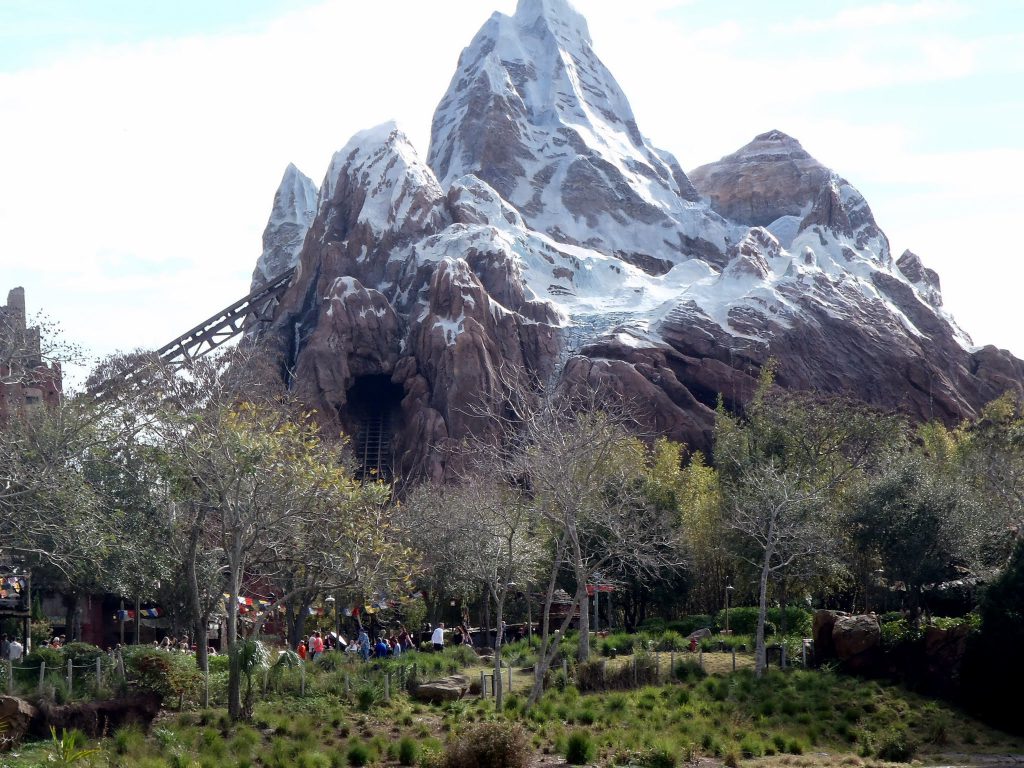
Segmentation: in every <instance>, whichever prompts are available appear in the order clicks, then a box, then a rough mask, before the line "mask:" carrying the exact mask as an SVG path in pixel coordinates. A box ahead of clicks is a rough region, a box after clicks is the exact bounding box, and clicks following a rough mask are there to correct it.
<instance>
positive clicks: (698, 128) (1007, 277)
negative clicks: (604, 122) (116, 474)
mask: <svg viewBox="0 0 1024 768" xmlns="http://www.w3.org/2000/svg"><path fill="white" fill-rule="evenodd" d="M574 4H575V5H576V7H577V8H578V9H579V10H580V11H581V12H582V13H583V14H584V15H585V16H586V17H587V18H588V21H589V24H590V31H591V36H592V38H593V41H594V48H595V51H596V52H597V54H598V55H599V56H600V57H601V58H602V60H603V61H604V62H605V64H606V65H608V67H609V68H610V69H611V71H612V72H613V74H614V75H615V76H616V78H617V79H618V81H619V83H620V84H621V86H622V88H623V90H624V91H625V93H626V95H627V96H628V97H629V99H630V101H631V103H632V106H633V110H634V112H635V114H636V117H637V121H638V123H639V126H640V129H641V131H643V132H644V133H645V134H646V135H648V136H649V137H650V138H651V140H652V141H653V142H654V144H655V145H656V146H659V147H662V148H664V149H667V150H669V151H671V152H672V153H673V154H675V155H676V156H677V157H678V158H679V159H680V162H681V163H682V165H683V167H684V168H686V169H691V168H694V167H696V166H698V165H702V164H704V163H707V162H711V161H713V160H716V159H718V158H720V157H722V156H724V155H726V154H729V153H731V152H733V151H735V150H736V149H738V148H739V147H740V146H742V145H744V144H746V143H747V142H748V141H750V140H751V139H752V138H753V137H754V136H755V135H756V134H758V133H762V132H764V131H767V130H771V129H779V130H782V131H785V132H786V133H788V134H790V135H791V136H794V137H796V138H797V139H799V140H800V142H801V143H802V144H803V146H804V148H805V149H807V150H808V151H809V152H810V153H811V154H812V155H814V156H815V157H816V158H817V159H818V160H820V161H821V162H822V163H824V164H825V165H827V166H829V167H831V168H833V169H834V170H836V171H837V172H839V173H840V174H841V175H842V176H844V177H845V178H847V179H848V180H849V181H850V182H852V183H853V184H854V186H856V187H857V188H858V189H859V190H860V191H861V192H862V193H863V194H864V196H865V197H866V198H867V200H868V202H869V203H870V205H871V207H872V209H873V211H874V214H875V218H876V220H877V221H878V223H879V225H880V226H881V228H882V229H883V230H884V231H885V232H886V233H887V234H888V236H889V238H890V240H891V242H892V246H893V251H894V253H895V254H896V255H898V254H900V253H902V251H903V250H904V249H911V250H913V251H914V252H915V253H917V254H918V255H920V256H921V258H922V259H923V261H924V262H925V264H926V265H927V266H929V267H932V268H934V269H935V270H937V271H938V272H939V274H940V276H941V278H942V286H943V294H944V297H945V303H946V307H947V308H948V309H950V310H951V311H952V313H953V314H954V316H955V317H956V318H957V320H958V322H959V324H960V325H961V327H963V328H964V330H966V331H967V333H968V334H970V335H971V336H972V337H973V339H974V341H975V343H976V344H979V345H981V344H996V345H997V346H1000V347H1004V348H1008V349H1010V350H1011V351H1013V352H1014V353H1016V354H1017V355H1018V356H1022V357H1024V324H1022V323H1021V322H1019V312H1020V310H1019V302H1020V294H1021V291H1022V284H1024V245H1022V243H1024V213H1022V212H1024V0H985V1H984V2H975V1H974V0H890V1H887V2H885V1H883V2H873V1H872V0H862V1H861V2H846V1H845V0H833V1H832V2H821V1H820V0H815V1H813V2H812V1H811V0H776V1H775V2H771V3H765V2H763V0H731V1H730V2H728V3H723V2H720V1H719V0H630V2H628V3H623V2H621V0H575V3H574ZM514 9H515V0H445V1H444V2H443V3H424V2H422V0H378V1H377V2H374V3H363V2H355V0H219V1H218V2H209V0H177V1H176V2H173V3H166V2H165V3H155V2H140V0H91V1H90V2H82V0H0V182H2V183H0V291H3V290H6V289H7V288H9V287H13V286H16V285H21V286H24V287H25V289H26V292H27V300H28V306H29V312H30V314H31V313H34V312H40V311H41V312H43V313H45V314H46V315H47V316H49V317H50V318H52V319H53V320H55V321H57V322H59V323H60V325H61V326H62V327H63V329H64V335H65V336H66V337H67V338H68V339H69V340H71V341H75V342H78V343H80V344H81V345H83V346H84V347H85V348H86V349H87V350H88V351H89V352H90V353H91V354H93V355H95V356H101V355H104V354H108V353H110V352H113V351H115V350H118V349H120V350H128V349H134V348H137V347H146V348H155V347H158V346H161V345H162V344H164V343H165V342H167V341H169V340H171V339H172V338H174V337H176V336H178V335H179V334H181V333H183V332H185V331H187V330H188V329H189V328H191V327H192V326H194V325H196V324H197V323H199V322H200V321H202V320H204V319H206V318H207V317H208V316H210V315H212V314H214V313H215V312H217V311H218V310H220V309H221V308H223V307H225V306H227V305H229V304H231V303H232V302H233V301H235V300H236V299H238V298H240V297H242V296H243V295H244V294H245V293H246V292H247V291H248V286H249V281H250V278H251V274H252V270H253V268H254V266H255V262H256V259H257V257H258V256H259V254H260V251H261V249H262V245H261V236H262V232H263V228H264V226H265V225H266V221H267V217H268V216H269V214H270V208H271V204H272V202H273V197H274V192H275V190H276V188H277V185H278V183H279V181H280V178H281V175H282V174H283V172H284V169H285V167H286V166H287V164H288V163H289V162H294V163H295V164H296V165H297V166H298V167H299V168H300V169H301V170H303V171H304V172H305V173H306V174H307V175H309V176H311V177H312V178H313V179H314V181H316V182H317V183H319V182H320V180H321V179H322V178H323V175H324V173H325V172H326V169H327V165H328V163H329V162H330V158H331V155H332V153H333V152H334V151H336V150H337V149H339V148H341V147H342V146H344V144H345V143H346V141H347V140H348V138H349V137H350V136H351V135H352V134H354V133H355V132H356V131H358V130H361V129H364V128H367V127H371V126H373V125H377V124H379V123H382V122H385V121H387V120H390V119H396V120H397V121H398V122H399V124H400V125H401V126H402V127H403V128H404V129H405V130H406V132H407V133H408V135H409V136H410V138H411V139H412V141H413V143H414V144H415V145H416V147H417V148H418V149H419V151H420V153H421V154H422V155H423V156H424V157H425V155H426V151H427V146H428V143H429V138H430V135H429V134H430V120H431V116H432V114H433V110H434V108H435V106H436V105H437V102H438V101H439V100H440V99H441V96H442V95H443V94H444V92H445V90H446V89H447V87H448V84H449V81H450V79H451V77H452V75H453V74H454V72H455V66H456V62H457V60H458V56H459V53H460V52H461V50H462V49H463V48H464V47H465V46H466V45H468V44H469V42H470V40H471V39H472V37H473V35H474V34H475V33H476V31H477V30H478V29H479V27H480V26H481V24H483V22H484V21H485V20H486V19H487V17H488V16H489V15H490V14H491V13H492V12H493V11H500V12H503V13H511V12H513V11H514ZM2 300H3V294H2V293H0V301H2Z"/></svg>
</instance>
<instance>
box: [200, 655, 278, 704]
mask: <svg viewBox="0 0 1024 768" xmlns="http://www.w3.org/2000/svg"><path fill="white" fill-rule="evenodd" d="M263 690H264V692H265V691H266V690H267V670H266V669H264V670H263ZM209 708H210V656H209V655H207V656H206V663H205V664H204V665H203V709H209Z"/></svg>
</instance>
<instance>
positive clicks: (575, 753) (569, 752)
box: [565, 731, 595, 765]
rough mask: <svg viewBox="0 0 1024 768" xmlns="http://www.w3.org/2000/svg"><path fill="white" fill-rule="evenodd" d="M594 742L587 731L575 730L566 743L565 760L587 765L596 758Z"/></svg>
mask: <svg viewBox="0 0 1024 768" xmlns="http://www.w3.org/2000/svg"><path fill="white" fill-rule="evenodd" d="M594 752H595V749H594V742H593V740H592V739H591V738H590V734H589V733H587V731H573V732H572V733H571V734H569V740H568V742H566V745H565V761H566V762H567V763H569V765H586V764H587V763H589V762H591V761H593V759H594Z"/></svg>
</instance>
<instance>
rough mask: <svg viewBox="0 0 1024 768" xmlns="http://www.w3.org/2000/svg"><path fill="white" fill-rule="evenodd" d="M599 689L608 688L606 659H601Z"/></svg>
mask: <svg viewBox="0 0 1024 768" xmlns="http://www.w3.org/2000/svg"><path fill="white" fill-rule="evenodd" d="M601 687H602V688H607V687H608V659H601Z"/></svg>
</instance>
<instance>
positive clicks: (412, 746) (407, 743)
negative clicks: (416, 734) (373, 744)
mask: <svg viewBox="0 0 1024 768" xmlns="http://www.w3.org/2000/svg"><path fill="white" fill-rule="evenodd" d="M419 754H420V747H419V744H417V743H416V742H415V741H414V740H413V739H411V738H409V737H408V736H403V737H402V740H401V741H399V742H398V764H399V765H416V759H417V758H418V757H419Z"/></svg>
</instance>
